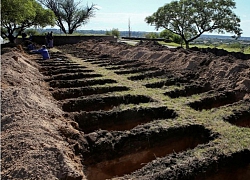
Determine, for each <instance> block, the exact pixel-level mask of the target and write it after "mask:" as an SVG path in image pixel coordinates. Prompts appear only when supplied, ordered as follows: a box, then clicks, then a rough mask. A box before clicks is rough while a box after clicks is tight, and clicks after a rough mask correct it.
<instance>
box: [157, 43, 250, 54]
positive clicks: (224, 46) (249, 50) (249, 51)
mask: <svg viewBox="0 0 250 180" xmlns="http://www.w3.org/2000/svg"><path fill="white" fill-rule="evenodd" d="M159 43H160V44H162V45H167V46H174V47H178V46H181V45H180V44H177V43H174V42H171V43H165V42H163V41H159ZM183 47H184V48H185V45H184V46H183ZM191 47H198V48H208V47H209V48H215V46H213V45H203V44H190V48H191ZM216 48H218V49H224V50H226V51H228V52H241V49H240V48H236V47H230V45H227V44H221V45H219V46H217V47H216ZM244 54H250V46H248V47H246V48H245V49H244Z"/></svg>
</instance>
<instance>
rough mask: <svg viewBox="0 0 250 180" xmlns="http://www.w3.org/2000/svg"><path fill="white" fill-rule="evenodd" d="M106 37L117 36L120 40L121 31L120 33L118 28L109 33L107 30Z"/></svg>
mask: <svg viewBox="0 0 250 180" xmlns="http://www.w3.org/2000/svg"><path fill="white" fill-rule="evenodd" d="M105 35H109V36H116V37H117V38H119V37H120V31H119V29H118V28H113V29H112V30H110V31H107V30H106V33H105Z"/></svg>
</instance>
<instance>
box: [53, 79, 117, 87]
mask: <svg viewBox="0 0 250 180" xmlns="http://www.w3.org/2000/svg"><path fill="white" fill-rule="evenodd" d="M112 83H117V81H115V80H113V79H87V80H85V79H77V80H53V81H50V82H49V85H50V86H51V87H54V88H73V87H84V86H93V85H104V84H112Z"/></svg>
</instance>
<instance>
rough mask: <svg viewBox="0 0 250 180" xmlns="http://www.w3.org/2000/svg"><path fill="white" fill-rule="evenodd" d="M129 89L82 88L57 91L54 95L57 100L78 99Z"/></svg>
mask: <svg viewBox="0 0 250 180" xmlns="http://www.w3.org/2000/svg"><path fill="white" fill-rule="evenodd" d="M128 90H129V88H128V87H125V86H110V87H81V88H68V89H63V90H57V91H54V92H53V93H52V95H53V97H54V98H55V99H56V100H63V99H70V98H78V97H81V96H89V95H93V94H104V93H108V92H115V91H117V92H118V91H128Z"/></svg>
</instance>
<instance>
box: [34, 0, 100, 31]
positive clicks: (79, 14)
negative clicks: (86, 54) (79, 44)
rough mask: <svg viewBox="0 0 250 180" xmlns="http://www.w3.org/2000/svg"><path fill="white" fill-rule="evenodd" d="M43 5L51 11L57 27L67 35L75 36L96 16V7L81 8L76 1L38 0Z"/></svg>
mask: <svg viewBox="0 0 250 180" xmlns="http://www.w3.org/2000/svg"><path fill="white" fill-rule="evenodd" d="M38 1H39V2H40V3H41V4H43V5H44V6H46V7H47V8H49V9H51V10H52V11H53V12H54V13H55V15H56V17H57V20H56V25H57V26H59V27H60V29H61V30H62V31H63V32H64V33H65V34H73V32H74V31H75V30H76V29H77V28H79V27H80V26H81V25H84V24H86V23H87V22H88V20H89V19H90V18H91V17H93V16H94V12H95V10H97V8H96V6H95V5H94V4H92V5H91V6H88V5H87V6H86V7H80V3H81V2H80V1H79V2H75V1H74V0H38Z"/></svg>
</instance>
